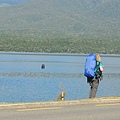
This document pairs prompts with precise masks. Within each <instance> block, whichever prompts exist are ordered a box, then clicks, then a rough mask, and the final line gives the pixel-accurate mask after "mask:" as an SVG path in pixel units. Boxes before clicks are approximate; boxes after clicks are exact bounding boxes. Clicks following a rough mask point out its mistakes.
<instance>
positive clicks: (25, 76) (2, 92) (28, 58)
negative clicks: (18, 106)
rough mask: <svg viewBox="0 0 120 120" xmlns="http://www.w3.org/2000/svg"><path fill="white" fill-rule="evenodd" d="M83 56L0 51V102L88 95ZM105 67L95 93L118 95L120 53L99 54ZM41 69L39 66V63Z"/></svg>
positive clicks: (82, 97)
mask: <svg viewBox="0 0 120 120" xmlns="http://www.w3.org/2000/svg"><path fill="white" fill-rule="evenodd" d="M86 56H87V55H80V54H43V53H16V52H11V53H10V52H8V53H7V52H0V102H37V101H50V100H56V99H57V96H58V95H59V93H61V92H62V91H63V92H66V97H65V99H66V100H78V99H84V98H88V96H89V89H90V87H89V84H87V82H86V77H85V76H84V75H83V71H84V63H85V60H86ZM101 59H102V62H103V64H104V66H105V70H104V73H103V76H104V77H103V80H102V81H101V82H100V85H99V88H98V92H97V96H96V97H104V96H120V55H101ZM42 64H44V65H45V69H41V65H42Z"/></svg>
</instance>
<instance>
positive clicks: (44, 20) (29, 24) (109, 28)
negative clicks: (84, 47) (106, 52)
mask: <svg viewBox="0 0 120 120" xmlns="http://www.w3.org/2000/svg"><path fill="white" fill-rule="evenodd" d="M5 1H7V0H3V2H4V3H6V4H9V5H11V6H6V7H0V16H1V18H0V35H2V34H4V35H10V36H32V37H43V38H44V37H45V38H59V37H61V38H62V37H82V38H95V39H96V38H97V39H115V40H120V0H26V1H25V3H24V4H17V5H13V3H14V1H15V0H10V1H11V3H7V2H5ZM16 1H17V0H16ZM22 2H23V0H21V3H22Z"/></svg>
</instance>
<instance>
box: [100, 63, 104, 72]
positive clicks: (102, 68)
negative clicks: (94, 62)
mask: <svg viewBox="0 0 120 120" xmlns="http://www.w3.org/2000/svg"><path fill="white" fill-rule="evenodd" d="M103 70H104V67H103V65H102V63H100V71H101V72H103Z"/></svg>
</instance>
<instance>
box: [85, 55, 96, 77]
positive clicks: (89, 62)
mask: <svg viewBox="0 0 120 120" xmlns="http://www.w3.org/2000/svg"><path fill="white" fill-rule="evenodd" d="M95 67H96V55H95V54H89V55H88V57H87V59H86V62H85V66H84V75H85V76H86V77H90V78H93V77H94V76H95Z"/></svg>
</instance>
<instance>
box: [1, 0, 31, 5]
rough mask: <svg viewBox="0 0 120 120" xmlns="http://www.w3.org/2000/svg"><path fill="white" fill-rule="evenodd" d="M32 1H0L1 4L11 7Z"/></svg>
mask: <svg viewBox="0 0 120 120" xmlns="http://www.w3.org/2000/svg"><path fill="white" fill-rule="evenodd" d="M28 1H31V0H0V4H10V5H15V4H21V3H25V2H28Z"/></svg>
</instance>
